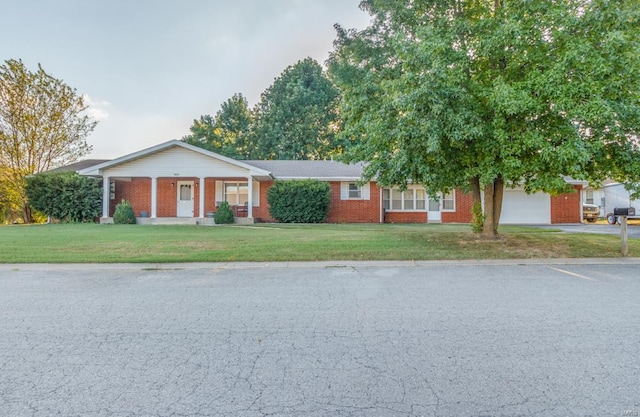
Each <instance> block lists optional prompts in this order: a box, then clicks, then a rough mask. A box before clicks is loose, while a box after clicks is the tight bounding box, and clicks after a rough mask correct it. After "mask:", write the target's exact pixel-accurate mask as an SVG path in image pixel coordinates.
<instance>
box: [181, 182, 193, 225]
mask: <svg viewBox="0 0 640 417" xmlns="http://www.w3.org/2000/svg"><path fill="white" fill-rule="evenodd" d="M177 188H178V210H177V212H178V213H177V215H178V217H193V181H178V187H177Z"/></svg>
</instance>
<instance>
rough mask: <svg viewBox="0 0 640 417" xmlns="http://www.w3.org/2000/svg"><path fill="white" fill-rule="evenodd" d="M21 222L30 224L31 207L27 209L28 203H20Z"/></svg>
mask: <svg viewBox="0 0 640 417" xmlns="http://www.w3.org/2000/svg"><path fill="white" fill-rule="evenodd" d="M22 220H23V221H24V223H25V224H30V223H31V222H32V221H33V219H32V218H31V207H29V203H26V202H24V203H22Z"/></svg>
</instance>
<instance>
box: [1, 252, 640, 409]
mask: <svg viewBox="0 0 640 417" xmlns="http://www.w3.org/2000/svg"><path fill="white" fill-rule="evenodd" d="M554 262H555V263H553V264H547V263H546V262H544V261H532V262H528V263H523V262H506V263H499V262H478V263H475V262H472V263H465V262H462V263H455V262H421V263H382V262H378V263H356V264H352V265H349V264H348V263H334V264H331V263H319V264H290V265H285V264H275V265H251V264H238V265H234V264H221V265H213V264H211V265H187V266H185V265H166V266H164V267H163V268H165V269H157V268H155V267H153V266H146V267H145V266H135V265H129V266H126V265H115V266H99V265H98V266H57V267H56V266H49V265H42V266H28V265H25V266H19V265H17V266H16V265H0V317H1V318H2V319H1V320H0V415H7V416H52V415H61V416H156V415H157V416H266V415H270V416H301V415H304V416H477V417H479V416H485V417H486V416H533V415H539V416H625V415H626V416H637V415H640V394H639V391H638V387H639V385H638V383H639V379H638V375H639V374H640V356H639V355H638V353H639V351H640V325H639V323H640V305H639V304H640V303H639V302H640V273H639V271H640V260H639V259H625V260H617V261H606V260H602V261H598V260H595V261H593V260H592V261H587V262H582V261H572V262H570V263H567V264H564V263H563V261H554Z"/></svg>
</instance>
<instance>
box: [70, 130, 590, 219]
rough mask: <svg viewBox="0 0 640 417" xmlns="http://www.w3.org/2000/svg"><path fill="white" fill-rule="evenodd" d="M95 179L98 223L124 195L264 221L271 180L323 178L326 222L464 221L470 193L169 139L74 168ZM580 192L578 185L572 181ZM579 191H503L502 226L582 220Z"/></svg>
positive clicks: (356, 167)
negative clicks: (431, 191) (234, 154)
mask: <svg viewBox="0 0 640 417" xmlns="http://www.w3.org/2000/svg"><path fill="white" fill-rule="evenodd" d="M78 172H79V173H80V174H81V175H90V176H95V177H101V178H102V181H103V185H104V199H103V214H102V218H101V222H103V223H109V222H111V221H112V216H113V213H114V210H115V206H116V204H117V203H119V202H120V201H121V200H122V199H126V200H128V201H130V202H131V204H132V206H133V208H134V212H135V214H136V215H137V216H140V217H142V218H147V219H144V220H143V222H146V223H166V222H172V221H178V220H179V219H181V221H183V222H185V221H186V222H193V223H198V222H200V223H207V219H208V218H209V217H211V216H212V214H213V213H214V212H215V211H216V209H217V206H218V205H219V204H220V203H221V202H222V201H227V202H228V203H229V204H230V205H231V206H232V207H233V208H234V211H235V215H236V216H237V217H238V218H239V220H242V221H244V222H249V223H251V222H270V221H273V219H272V218H271V217H270V215H269V207H268V203H267V191H268V189H269V187H271V185H272V184H273V182H274V180H276V179H277V180H291V179H303V178H304V179H306V178H313V179H317V180H321V181H327V182H329V184H330V186H331V206H330V209H329V215H328V218H327V221H328V222H332V223H384V222H388V223H396V222H397V223H427V222H428V223H468V222H470V221H471V196H470V195H469V194H463V193H462V192H461V191H459V190H457V191H455V192H453V193H451V194H446V195H437V196H434V197H435V198H430V196H429V195H427V194H426V192H425V189H424V188H423V187H421V186H419V185H410V186H409V187H408V188H407V190H405V191H400V190H399V189H398V188H387V187H385V188H380V187H379V186H378V185H377V184H376V182H375V181H371V182H367V183H365V184H363V185H359V184H358V181H359V180H360V178H361V174H362V165H360V164H353V165H347V164H343V163H340V162H334V161H237V160H234V159H231V158H227V157H225V156H222V155H219V154H216V153H213V152H209V151H206V150H204V149H201V148H198V147H195V146H192V145H189V144H187V143H185V142H182V141H178V140H173V141H169V142H166V143H162V144H159V145H156V146H153V147H151V148H148V149H144V150H142V151H139V152H135V153H132V154H129V155H125V156H123V157H120V158H117V159H114V160H111V161H104V162H101V163H97V164H96V165H93V166H89V167H86V168H83V169H79V170H78ZM573 186H574V188H575V189H576V191H580V190H581V189H582V188H583V186H584V184H583V183H575V184H573ZM580 200H581V198H580V192H575V193H570V194H561V195H559V196H550V195H549V194H546V193H536V194H532V195H527V194H526V193H525V192H524V190H523V189H506V190H505V193H504V203H503V209H502V216H501V223H502V224H552V223H580V221H581V202H580Z"/></svg>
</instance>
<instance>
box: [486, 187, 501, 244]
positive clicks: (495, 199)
mask: <svg viewBox="0 0 640 417" xmlns="http://www.w3.org/2000/svg"><path fill="white" fill-rule="evenodd" d="M503 196H504V179H503V178H502V176H498V178H496V179H495V180H494V181H493V182H492V183H491V184H487V185H485V187H484V226H483V228H482V234H483V235H484V236H486V237H493V238H495V237H496V236H498V225H499V224H500V215H501V214H502V198H503Z"/></svg>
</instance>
